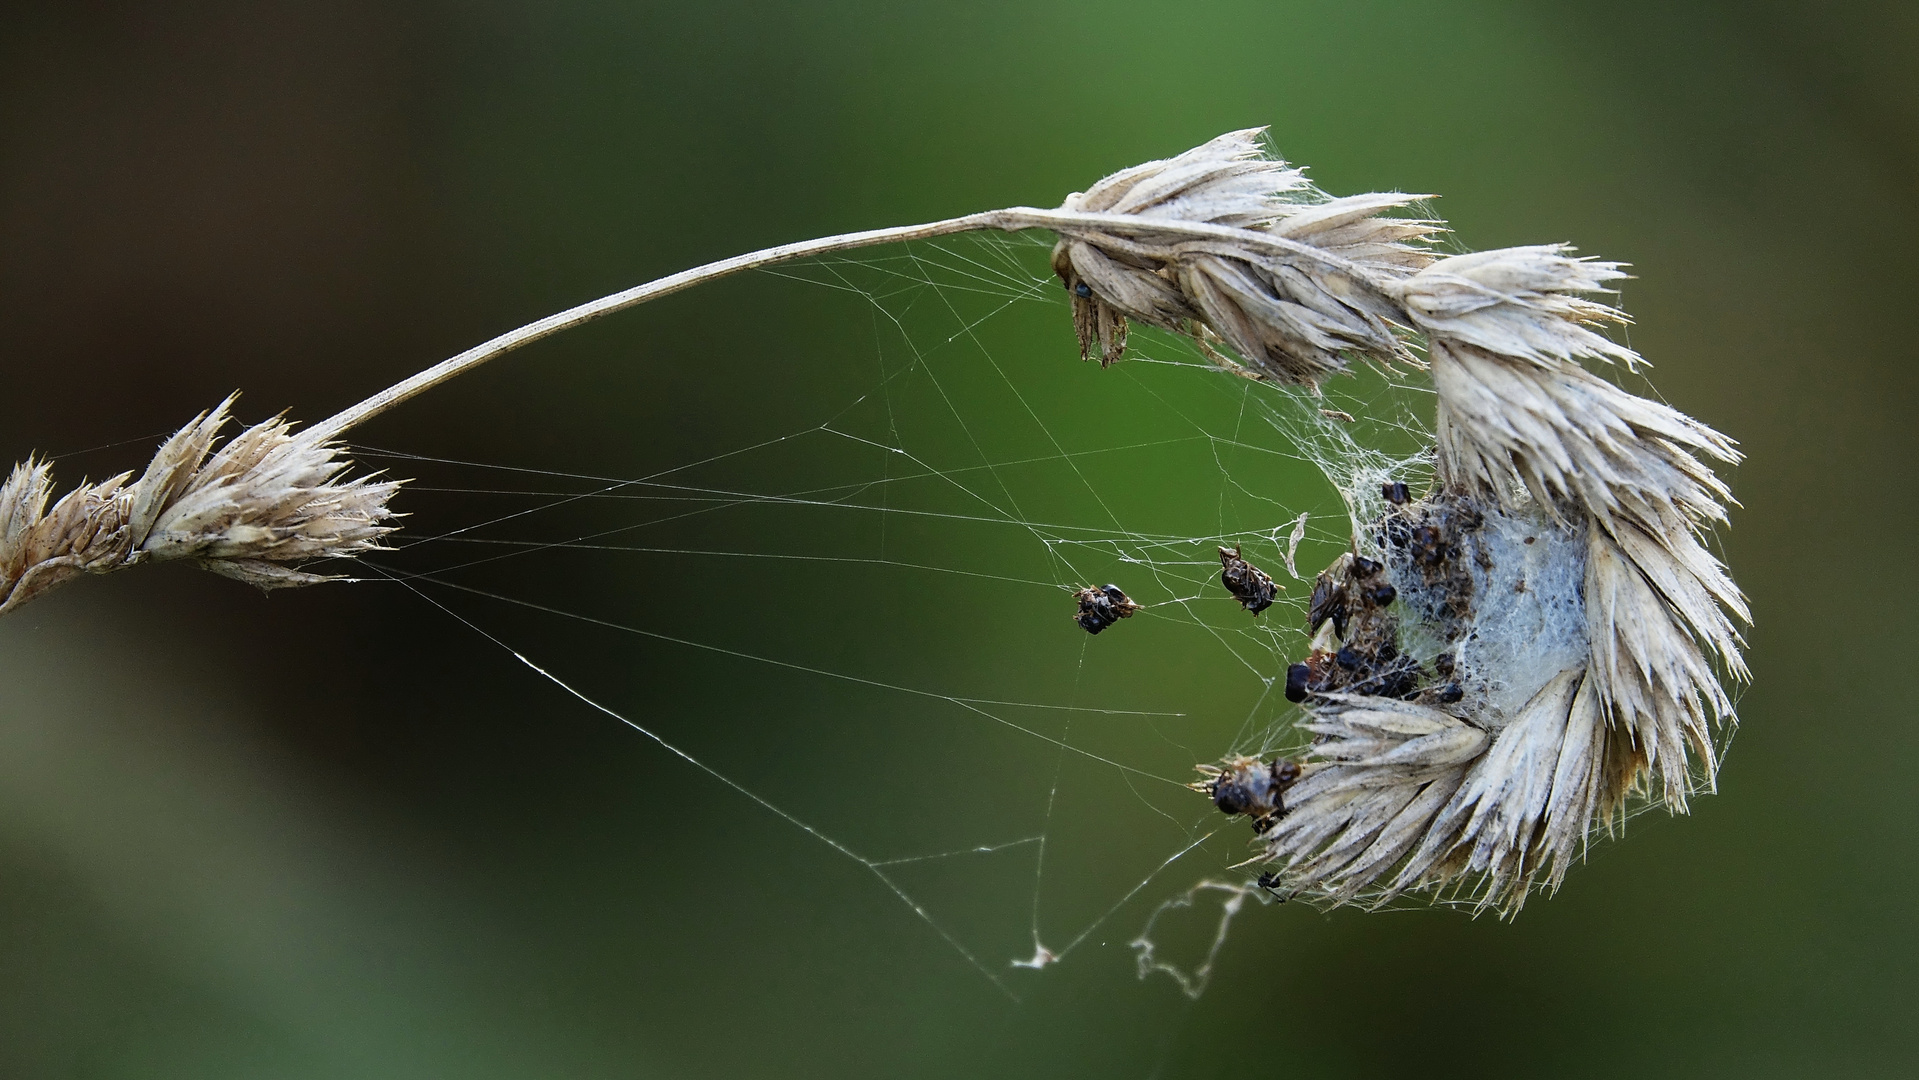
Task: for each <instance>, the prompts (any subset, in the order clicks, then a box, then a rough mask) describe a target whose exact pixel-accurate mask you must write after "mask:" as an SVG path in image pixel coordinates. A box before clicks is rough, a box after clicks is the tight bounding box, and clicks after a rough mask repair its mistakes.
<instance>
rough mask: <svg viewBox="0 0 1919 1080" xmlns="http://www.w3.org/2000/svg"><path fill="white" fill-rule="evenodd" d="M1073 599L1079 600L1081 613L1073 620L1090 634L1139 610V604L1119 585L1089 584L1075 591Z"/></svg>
mask: <svg viewBox="0 0 1919 1080" xmlns="http://www.w3.org/2000/svg"><path fill="white" fill-rule="evenodd" d="M1073 599H1075V600H1078V601H1079V613H1078V614H1077V615H1074V616H1073V621H1074V622H1076V623H1078V624H1079V626H1080V629H1082V630H1084V631H1086V632H1087V633H1089V634H1097V633H1099V632H1100V631H1101V630H1104V629H1106V628H1107V627H1109V626H1111V625H1113V624H1114V623H1116V622H1118V621H1120V620H1121V619H1124V618H1128V617H1130V616H1131V615H1132V614H1133V612H1135V611H1138V610H1139V605H1138V604H1135V603H1134V602H1133V600H1132V598H1131V597H1129V596H1127V595H1126V594H1125V593H1123V592H1121V591H1120V588H1119V586H1117V585H1107V586H1105V587H1103V588H1093V587H1092V586H1088V587H1086V588H1084V589H1081V590H1080V591H1078V592H1076V593H1074V594H1073Z"/></svg>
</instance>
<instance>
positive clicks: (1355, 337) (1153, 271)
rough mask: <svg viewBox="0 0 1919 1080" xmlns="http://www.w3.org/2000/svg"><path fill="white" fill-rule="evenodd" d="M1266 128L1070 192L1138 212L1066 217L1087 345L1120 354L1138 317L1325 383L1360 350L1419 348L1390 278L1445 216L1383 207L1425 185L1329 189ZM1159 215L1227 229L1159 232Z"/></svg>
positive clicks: (1421, 255)
mask: <svg viewBox="0 0 1919 1080" xmlns="http://www.w3.org/2000/svg"><path fill="white" fill-rule="evenodd" d="M1263 130H1264V129H1260V128H1253V129H1249V130H1246V131H1234V132H1229V133H1227V134H1225V135H1221V136H1220V137H1219V138H1217V139H1214V140H1212V141H1211V142H1208V143H1206V144H1204V145H1202V146H1198V147H1195V148H1194V149H1192V150H1188V151H1187V152H1185V153H1183V154H1180V155H1179V156H1177V157H1174V158H1169V159H1167V160H1165V161H1152V162H1147V163H1146V164H1144V165H1138V166H1135V167H1133V168H1131V169H1127V170H1125V171H1123V172H1118V173H1114V174H1113V175H1111V176H1109V177H1107V178H1105V179H1104V180H1101V181H1100V182H1099V183H1097V184H1094V185H1093V186H1092V187H1090V188H1088V189H1086V191H1084V192H1082V193H1078V194H1074V195H1069V196H1067V198H1066V201H1065V203H1063V204H1062V205H1061V207H1060V209H1061V210H1063V211H1068V212H1074V213H1085V214H1102V215H1128V216H1130V217H1131V218H1133V219H1135V220H1134V222H1132V224H1133V225H1134V226H1135V227H1134V228H1133V229H1132V230H1130V231H1129V232H1128V233H1126V234H1124V235H1122V234H1119V233H1116V232H1113V231H1110V230H1107V229H1102V228H1100V227H1099V225H1098V224H1094V223H1088V225H1087V226H1085V227H1077V226H1075V225H1074V224H1072V223H1070V222H1068V223H1064V224H1062V225H1059V226H1055V231H1057V232H1059V233H1060V240H1059V243H1058V245H1057V246H1055V247H1054V249H1053V269H1054V270H1055V272H1057V273H1058V274H1059V276H1060V278H1061V280H1062V281H1064V282H1065V284H1066V287H1067V289H1068V290H1069V291H1070V292H1071V293H1072V294H1073V322H1074V326H1075V328H1076V329H1077V330H1078V332H1079V340H1080V354H1081V356H1082V357H1092V356H1094V355H1097V356H1098V357H1099V359H1100V362H1101V363H1102V364H1111V363H1113V362H1115V361H1117V360H1118V359H1119V358H1120V357H1121V355H1122V354H1123V353H1124V352H1125V349H1126V329H1127V320H1128V319H1134V320H1138V321H1139V322H1142V323H1145V324H1147V325H1149V326H1157V327H1160V328H1162V329H1166V330H1174V331H1180V332H1184V333H1189V334H1192V335H1193V336H1194V337H1196V338H1199V339H1200V340H1201V341H1202V343H1205V342H1207V340H1208V339H1211V340H1218V341H1223V342H1225V343H1226V344H1227V345H1229V346H1231V348H1232V349H1233V351H1234V352H1236V353H1238V354H1239V357H1240V359H1241V360H1242V361H1243V362H1244V363H1245V364H1247V365H1248V366H1249V367H1250V368H1251V369H1252V371H1253V372H1254V373H1257V374H1259V375H1263V376H1266V377H1270V378H1273V379H1276V380H1278V381H1280V382H1286V383H1306V384H1311V383H1316V382H1318V381H1319V380H1320V379H1322V378H1324V377H1326V376H1327V375H1331V374H1335V373H1337V372H1340V371H1343V370H1345V368H1346V366H1347V359H1346V358H1347V357H1348V356H1353V355H1357V356H1362V357H1365V358H1368V359H1372V360H1375V361H1379V362H1383V363H1392V362H1410V361H1412V359H1413V358H1412V354H1411V353H1409V352H1408V351H1407V350H1406V347H1405V345H1404V344H1403V343H1402V341H1401V340H1400V337H1399V334H1398V333H1397V332H1396V330H1395V329H1394V325H1393V321H1394V319H1395V317H1396V313H1395V310H1394V305H1393V304H1392V302H1391V301H1390V300H1389V299H1388V298H1387V297H1386V296H1385V295H1383V294H1382V292H1381V286H1382V284H1383V283H1385V282H1390V281H1393V280H1396V279H1398V278H1400V277H1403V276H1405V275H1407V274H1410V273H1412V272H1413V271H1415V270H1418V269H1419V268H1420V267H1422V266H1425V265H1426V264H1427V263H1428V262H1430V261H1431V260H1432V255H1431V253H1430V252H1429V251H1428V250H1427V249H1426V247H1425V246H1424V243H1423V242H1424V241H1425V240H1426V239H1428V238H1429V237H1430V236H1432V235H1433V234H1434V233H1436V232H1438V231H1440V230H1441V228H1442V227H1441V226H1440V225H1439V224H1438V223H1437V222H1432V221H1425V220H1414V219H1406V218H1395V217H1381V216H1379V215H1380V214H1382V213H1383V212H1384V211H1387V210H1395V209H1399V208H1400V207H1403V206H1406V205H1408V204H1410V203H1413V202H1416V201H1418V200H1419V199H1420V198H1422V197H1423V196H1418V195H1402V194H1398V193H1388V194H1373V195H1359V196H1354V197H1352V198H1346V199H1329V198H1326V197H1324V196H1323V195H1321V194H1319V193H1318V192H1317V191H1315V190H1314V189H1313V188H1312V187H1311V186H1310V185H1309V184H1307V182H1306V178H1305V175H1304V174H1303V173H1302V171H1301V170H1299V169H1297V168H1294V167H1292V166H1290V165H1288V164H1286V163H1285V162H1284V161H1278V160H1274V159H1270V158H1267V157H1266V156H1265V154H1264V151H1263V149H1262V147H1261V145H1260V136H1261V135H1262V134H1263ZM1161 222H1164V223H1166V224H1167V225H1168V226H1173V225H1180V224H1188V225H1192V224H1197V225H1210V226H1217V227H1219V228H1220V229H1221V230H1222V233H1223V234H1222V235H1218V236H1213V235H1195V234H1193V233H1192V232H1190V231H1186V230H1181V229H1177V228H1167V229H1165V230H1164V231H1155V230H1154V229H1153V225H1154V224H1156V223H1161ZM1225 230H1231V232H1226V231H1225ZM1235 232H1236V233H1239V234H1241V235H1238V236H1235V235H1233V233H1235ZM1247 235H1252V236H1256V237H1258V238H1259V239H1261V240H1264V241H1266V243H1264V244H1261V245H1258V246H1251V245H1248V244H1247V243H1246V242H1245V239H1246V236H1247ZM1400 321H1401V322H1403V319H1402V320H1400Z"/></svg>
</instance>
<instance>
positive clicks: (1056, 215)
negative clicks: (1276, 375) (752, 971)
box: [300, 206, 1371, 442]
mask: <svg viewBox="0 0 1919 1080" xmlns="http://www.w3.org/2000/svg"><path fill="white" fill-rule="evenodd" d="M1024 229H1051V230H1053V231H1055V232H1059V233H1066V234H1071V233H1079V232H1102V233H1106V234H1113V233H1121V234H1152V235H1157V236H1167V235H1174V236H1181V237H1186V238H1188V239H1191V240H1196V241H1208V240H1211V241H1220V240H1225V241H1230V242H1232V243H1233V244H1235V245H1238V246H1239V247H1240V248H1241V249H1245V248H1253V249H1260V250H1264V251H1266V252H1269V253H1271V254H1275V255H1286V256H1292V257H1305V258H1310V259H1312V260H1314V261H1317V262H1320V263H1323V264H1326V265H1328V266H1330V267H1332V268H1333V269H1336V270H1339V271H1342V272H1345V273H1348V274H1351V275H1353V276H1355V277H1360V278H1368V277H1370V276H1371V275H1369V274H1367V273H1366V271H1365V270H1363V269H1362V268H1360V267H1358V266H1356V265H1354V264H1353V263H1351V262H1349V261H1347V260H1345V259H1342V258H1340V257H1338V256H1336V255H1331V254H1328V253H1327V252H1324V251H1321V250H1319V249H1318V248H1315V247H1313V246H1312V245H1310V244H1303V243H1300V242H1298V241H1296V240H1288V239H1286V238H1284V237H1279V236H1273V235H1272V234H1270V233H1265V232H1259V231H1255V230H1250V229H1238V228H1233V227H1231V226H1226V225H1213V224H1208V223H1205V222H1194V221H1180V220H1176V219H1172V218H1155V217H1148V216H1143V215H1135V214H1106V213H1089V212H1087V211H1082V210H1041V209H1038V208H1035V207H1030V206H1015V207H1009V208H1007V209H1004V210H988V211H985V212H983V213H978V214H967V215H965V216H964V217H956V218H947V219H945V220H943V221H933V222H927V223H925V224H922V225H902V226H898V227H895V228H890V229H869V230H867V231H864V232H852V233H840V234H838V235H835V236H824V237H820V238H819V239H817V240H802V241H799V242H797V243H792V244H781V245H779V246H777V247H770V248H763V249H761V250H759V251H751V252H747V253H746V254H744V255H735V256H733V257H731V258H727V259H721V260H719V261H717V262H710V263H707V264H706V265H704V266H696V267H693V268H692V269H690V270H682V271H680V272H679V273H677V274H669V275H667V276H666V277H663V278H659V279H657V280H654V281H649V282H647V283H646V284H644V285H635V286H634V287H632V288H630V289H624V290H622V291H620V292H616V293H613V294H612V295H610V296H602V297H600V298H599V299H598V300H589V301H587V302H586V303H584V304H581V305H579V306H578V307H571V308H568V309H566V310H565V311H561V312H556V313H554V314H552V315H548V316H547V317H545V318H543V319H539V320H537V321H534V322H530V323H527V324H526V325H525V326H522V327H520V328H519V329H517V330H509V331H507V332H506V333H504V334H501V335H500V336H499V337H496V338H494V339H493V340H491V341H487V342H483V343H481V344H479V345H475V346H474V347H473V348H471V349H468V350H466V351H465V352H463V353H460V354H459V355H457V356H454V357H451V358H449V359H446V360H443V361H441V362H440V363H438V364H435V365H433V366H432V367H430V368H427V369H426V370H425V371H422V372H420V373H419V374H417V375H414V376H412V377H411V378H408V379H404V380H402V381H400V382H397V383H395V384H393V385H392V386H389V387H387V388H386V389H385V390H382V391H380V392H379V393H377V394H374V395H373V396H372V397H369V398H367V399H366V400H365V401H362V402H360V403H359V404H357V405H353V406H351V407H349V408H346V409H343V410H341V411H340V412H338V413H335V414H334V415H332V416H330V417H328V418H327V419H325V420H322V421H320V422H319V423H317V424H314V425H313V426H312V427H310V428H308V429H306V431H305V432H303V433H302V434H301V436H300V438H302V439H304V440H306V441H309V442H325V441H328V440H331V439H335V438H338V437H339V436H340V435H341V434H343V433H344V432H345V431H346V430H347V429H348V428H351V427H354V426H356V425H358V424H362V423H365V422H366V421H368V420H371V419H373V418H374V417H376V416H378V415H380V414H381V413H383V412H385V411H387V410H388V409H391V408H392V407H394V406H395V405H398V404H400V403H401V402H403V401H406V400H407V399H409V398H412V397H415V396H417V395H419V394H423V393H425V392H426V391H428V390H431V389H432V388H434V387H436V386H438V385H440V384H441V383H443V382H446V381H447V380H448V379H451V378H453V377H454V376H456V375H460V374H462V373H464V372H467V371H470V370H472V369H473V368H476V367H479V366H480V365H481V364H484V363H486V362H487V361H488V360H491V359H493V358H494V357H496V356H500V355H502V354H504V353H509V352H512V351H513V350H514V349H517V348H519V347H520V346H522V345H530V344H532V343H533V342H535V341H538V340H540V339H541V338H544V337H549V336H551V335H553V334H557V333H559V332H560V331H562V330H567V329H570V328H572V327H575V326H578V325H580V324H581V323H586V322H591V321H592V320H594V319H597V318H599V317H600V316H602V315H611V314H612V313H614V312H616V311H624V310H626V309H627V308H630V307H634V306H635V305H638V304H644V303H646V302H647V301H648V300H655V299H658V298H659V297H662V296H666V295H668V294H671V293H676V292H679V291H681V290H683V289H690V288H692V287H693V286H695V285H701V284H704V283H706V282H708V281H714V280H717V279H719V278H723V277H726V276H728V275H731V274H737V273H739V272H741V271H743V270H757V269H759V268H761V267H765V266H772V265H775V264H777V263H783V262H792V261H793V260H795V259H805V258H810V257H812V256H816V255H830V254H832V253H833V252H836V251H851V250H854V249H857V248H867V247H877V246H879V245H881V244H895V243H901V242H903V241H908V240H930V239H933V238H935V237H940V236H952V235H955V234H957V233H965V232H984V231H1000V232H1019V231H1021V230H1024Z"/></svg>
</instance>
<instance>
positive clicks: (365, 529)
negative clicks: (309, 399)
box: [0, 398, 400, 614]
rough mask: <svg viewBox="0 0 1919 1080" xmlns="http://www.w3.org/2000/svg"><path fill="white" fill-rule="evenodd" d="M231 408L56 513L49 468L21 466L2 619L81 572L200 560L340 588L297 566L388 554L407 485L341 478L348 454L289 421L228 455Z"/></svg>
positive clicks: (232, 572)
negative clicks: (136, 474)
mask: <svg viewBox="0 0 1919 1080" xmlns="http://www.w3.org/2000/svg"><path fill="white" fill-rule="evenodd" d="M232 404H233V399H232V398H228V399H227V400H226V401H223V402H221V403H220V405H219V407H218V408H215V409H214V410H213V411H212V412H209V413H203V414H201V415H200V416H198V417H195V418H194V419H193V421H192V422H190V423H189V424H187V426H185V427H183V428H181V429H180V431H179V432H178V433H177V434H175V435H174V436H173V437H172V438H171V439H168V440H167V441H166V443H165V444H164V445H162V446H161V447H160V449H159V451H158V452H156V453H155V454H154V456H153V461H152V463H151V464H149V465H148V466H147V469H146V472H145V473H143V474H142V475H141V476H140V478H139V479H138V480H133V479H132V474H131V473H125V474H122V475H120V476H116V477H113V478H112V479H110V480H106V481H104V482H102V483H98V484H82V485H80V486H79V487H78V488H76V489H74V490H73V491H70V492H68V493H67V494H66V495H65V496H62V497H61V498H60V499H59V501H57V502H54V503H53V505H52V506H51V507H50V508H49V507H48V505H47V503H48V500H49V499H50V498H51V497H52V491H53V481H52V475H51V470H50V468H49V467H48V465H47V464H46V463H45V462H39V461H31V460H30V461H28V462H26V463H25V464H23V465H19V466H16V467H15V468H14V470H13V474H12V475H11V476H9V477H8V479H7V482H6V484H5V485H4V486H0V614H5V613H7V612H9V611H12V610H13V609H14V608H17V607H19V606H20V605H22V604H25V603H26V602H27V601H29V600H32V599H33V598H34V597H36V596H39V595H41V594H43V593H45V592H46V591H47V590H49V589H51V588H53V587H55V586H57V585H59V584H61V583H63V582H66V581H70V580H72V579H73V578H75V577H78V576H79V575H81V574H105V573H111V572H112V571H115V570H121V569H124V568H126V567H129V566H134V565H136V564H138V563H142V562H163V561H166V560H170V559H192V560H194V561H196V562H198V563H199V564H200V565H201V566H202V567H204V568H206V569H208V570H211V571H213V572H214V573H216V574H222V575H225V576H227V577H231V578H238V579H239V580H241V581H245V582H247V583H249V584H252V585H257V586H259V587H260V588H263V589H275V588H282V587H285V586H291V585H310V584H313V583H315V582H321V581H330V580H334V579H333V578H330V577H327V576H323V575H318V574H310V573H306V572H304V571H302V570H298V569H295V564H298V563H300V562H304V561H306V560H309V559H322V558H338V557H342V556H352V555H358V554H360V553H362V552H365V551H371V550H376V549H377V548H378V547H379V539H380V537H381V536H383V535H385V534H386V533H388V532H391V531H392V530H393V526H391V525H389V524H387V522H388V521H389V519H391V517H392V516H393V515H392V513H391V511H389V510H388V509H387V501H388V500H389V499H391V498H392V497H393V493H394V492H395V491H397V490H399V486H400V485H399V483H398V482H396V481H391V480H377V479H374V478H371V477H355V478H352V479H342V478H341V474H342V473H343V472H344V471H345V470H346V469H347V467H348V466H349V464H350V463H349V462H347V461H345V460H343V459H342V458H341V456H340V454H341V448H340V446H339V445H338V444H337V443H330V442H321V441H316V440H313V439H309V438H303V437H301V436H299V435H296V434H294V433H293V431H292V427H291V425H290V424H288V423H287V422H286V421H285V420H284V419H279V418H276V419H272V420H267V421H265V422H263V423H259V424H255V425H254V426H252V427H250V428H247V429H246V430H244V431H242V432H240V433H239V434H238V435H236V436H234V437H233V438H232V439H230V440H228V441H227V442H226V443H225V444H224V445H218V437H219V432H220V429H221V428H222V427H223V426H225V424H226V422H227V420H228V411H229V409H230V408H231V406H232Z"/></svg>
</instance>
